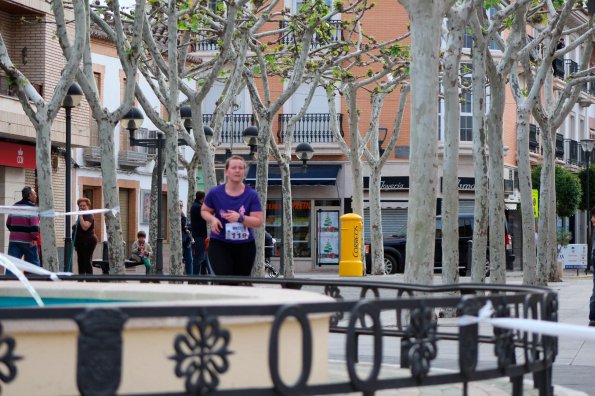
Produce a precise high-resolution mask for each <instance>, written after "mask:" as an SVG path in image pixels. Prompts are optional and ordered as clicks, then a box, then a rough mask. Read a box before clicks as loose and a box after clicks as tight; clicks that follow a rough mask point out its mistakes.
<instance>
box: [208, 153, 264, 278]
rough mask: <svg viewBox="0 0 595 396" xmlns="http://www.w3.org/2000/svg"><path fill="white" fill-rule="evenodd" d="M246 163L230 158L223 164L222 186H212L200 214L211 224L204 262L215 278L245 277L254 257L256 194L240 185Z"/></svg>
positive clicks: (259, 220)
mask: <svg viewBox="0 0 595 396" xmlns="http://www.w3.org/2000/svg"><path fill="white" fill-rule="evenodd" d="M245 172H246V162H245V161H244V159H243V158H242V157H239V156H237V155H234V156H232V157H231V158H229V159H228V160H227V162H226V163H225V184H222V185H220V186H216V187H213V188H212V189H211V190H210V191H209V193H208V194H207V196H206V198H205V201H204V203H203V205H202V209H201V215H202V217H203V219H205V220H206V221H207V222H209V223H210V224H211V235H210V242H209V249H208V259H209V262H210V264H211V266H212V268H213V271H214V272H215V274H216V275H240V276H249V275H250V272H251V271H252V266H253V265H254V258H255V256H256V244H255V242H254V228H256V227H260V226H261V225H262V205H261V203H260V200H259V198H258V194H257V193H256V191H254V190H253V189H251V188H250V187H248V186H246V185H245V184H244V183H243V180H244V175H245Z"/></svg>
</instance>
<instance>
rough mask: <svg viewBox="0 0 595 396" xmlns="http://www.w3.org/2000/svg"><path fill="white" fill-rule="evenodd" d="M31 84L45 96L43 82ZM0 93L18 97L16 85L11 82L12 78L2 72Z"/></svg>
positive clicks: (0, 75)
mask: <svg viewBox="0 0 595 396" xmlns="http://www.w3.org/2000/svg"><path fill="white" fill-rule="evenodd" d="M31 85H33V88H35V90H36V91H37V93H38V94H40V95H41V96H43V84H34V83H31ZM0 95H4V96H11V97H13V98H16V97H17V88H16V86H14V85H13V84H11V83H10V78H9V77H8V76H7V75H5V74H2V73H0Z"/></svg>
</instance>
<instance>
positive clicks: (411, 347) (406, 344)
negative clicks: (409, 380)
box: [401, 306, 438, 381]
mask: <svg viewBox="0 0 595 396" xmlns="http://www.w3.org/2000/svg"><path fill="white" fill-rule="evenodd" d="M436 327H437V323H436V320H434V317H433V312H432V309H430V308H428V307H423V306H422V307H419V308H414V309H413V310H412V311H411V319H410V322H409V326H408V327H407V330H406V332H405V337H403V339H402V340H401V354H402V355H401V359H402V363H404V364H405V366H404V367H409V368H410V369H411V375H412V376H413V377H414V378H415V379H416V380H417V381H421V380H423V379H424V378H425V377H426V376H427V375H428V373H429V372H430V362H431V361H432V360H434V359H435V358H436V355H437V353H438V350H437V348H436ZM403 352H405V353H406V355H405V356H406V357H404V356H403ZM403 358H405V359H406V360H405V361H404V362H403Z"/></svg>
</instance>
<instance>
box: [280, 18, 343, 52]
mask: <svg viewBox="0 0 595 396" xmlns="http://www.w3.org/2000/svg"><path fill="white" fill-rule="evenodd" d="M288 26H289V22H288V21H279V29H285V28H286V27H288ZM294 41H295V39H294V34H293V32H292V31H291V30H286V31H284V32H283V33H282V35H281V42H282V43H283V44H293V43H294ZM340 41H343V22H342V21H328V22H327V23H326V27H323V28H321V29H320V33H316V34H315V35H314V38H313V40H312V47H321V46H323V45H327V44H330V43H334V42H340Z"/></svg>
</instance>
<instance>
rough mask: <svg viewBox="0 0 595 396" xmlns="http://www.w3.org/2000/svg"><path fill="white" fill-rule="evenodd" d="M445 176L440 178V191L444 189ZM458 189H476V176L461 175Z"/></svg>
mask: <svg viewBox="0 0 595 396" xmlns="http://www.w3.org/2000/svg"><path fill="white" fill-rule="evenodd" d="M443 181H444V178H443V177H441V178H440V191H444V187H443V184H442V183H443ZM457 189H458V190H459V191H475V178H474V177H459V180H458V182H457Z"/></svg>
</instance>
